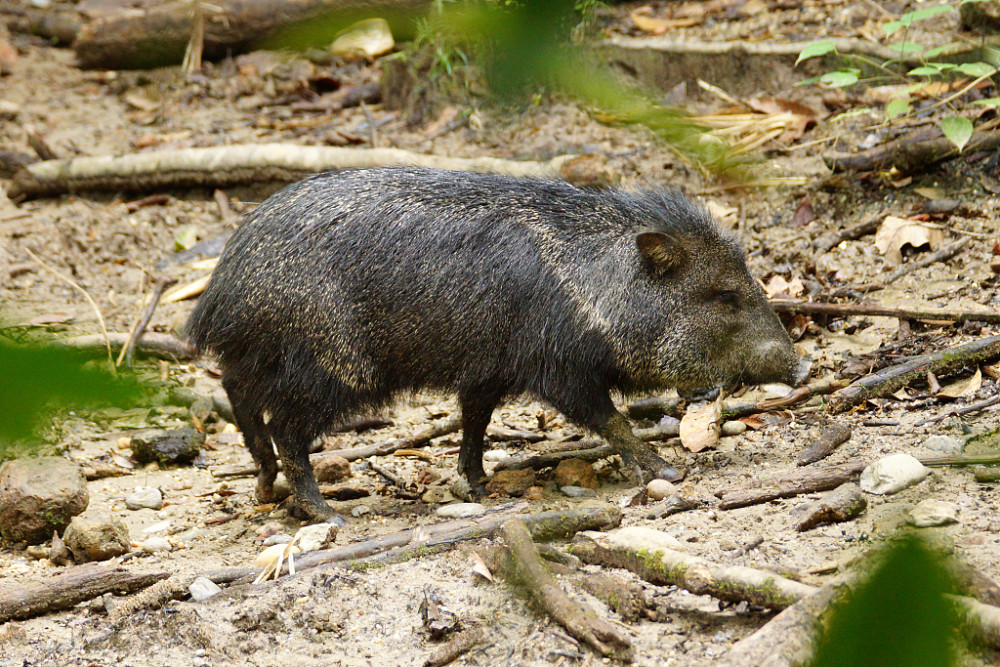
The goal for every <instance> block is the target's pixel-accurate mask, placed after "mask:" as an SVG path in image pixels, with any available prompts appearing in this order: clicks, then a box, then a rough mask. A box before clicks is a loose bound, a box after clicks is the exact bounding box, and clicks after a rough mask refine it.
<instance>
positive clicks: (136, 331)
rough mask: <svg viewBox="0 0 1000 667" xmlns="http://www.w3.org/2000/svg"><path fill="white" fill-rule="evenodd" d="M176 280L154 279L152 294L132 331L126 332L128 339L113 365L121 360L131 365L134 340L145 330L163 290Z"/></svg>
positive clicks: (118, 363) (116, 364) (119, 364)
mask: <svg viewBox="0 0 1000 667" xmlns="http://www.w3.org/2000/svg"><path fill="white" fill-rule="evenodd" d="M176 282H177V278H161V279H160V280H158V281H156V284H154V285H153V294H152V296H150V298H149V303H148V304H146V308H145V309H144V310H143V312H142V315H141V316H140V317H139V320H138V321H137V322H136V323H135V326H133V327H132V331H130V332H129V334H128V340H127V341H125V344H124V345H122V350H121V352H119V353H118V360H117V361H116V362H115V366H121V364H122V361H123V360H124V361H125V365H126V366H131V365H132V356H133V350H134V349H135V342H136V341H137V340H139V337H140V336H142V334H143V333H144V332H145V331H146V326H147V325H148V324H149V321H150V320H151V319H153V311H155V310H156V306H157V304H159V303H160V297H161V296H163V291H164V290H166V289H167V288H168V287H170V286H171V285H173V284H174V283H176Z"/></svg>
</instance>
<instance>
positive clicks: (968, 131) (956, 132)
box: [941, 116, 972, 152]
mask: <svg viewBox="0 0 1000 667" xmlns="http://www.w3.org/2000/svg"><path fill="white" fill-rule="evenodd" d="M941 131H942V132H944V136H945V138H947V139H948V141H950V142H951V143H953V144H955V148H957V149H958V150H959V152H961V150H962V149H963V148H965V144H967V143H969V139H971V138H972V121H971V120H969V119H968V118H961V117H957V116H954V117H952V118H942V119H941Z"/></svg>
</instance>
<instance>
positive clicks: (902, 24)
mask: <svg viewBox="0 0 1000 667" xmlns="http://www.w3.org/2000/svg"><path fill="white" fill-rule="evenodd" d="M950 11H952V7H951V5H935V6H934V7H924V8H923V9H918V10H917V11H915V12H909V13H908V14H903V15H902V16H900V17H899V19H897V20H895V21H889V22H888V23H886V24H885V25H884V26H882V30H884V31H885V34H887V35H891V34H892V33H894V32H896V31H897V30H899V29H900V28H908V27H910V26H911V25H912V24H913V23H914V22H916V21H923V20H924V19H929V18H931V17H932V16H937V15H938V14H944V13H945V12H950Z"/></svg>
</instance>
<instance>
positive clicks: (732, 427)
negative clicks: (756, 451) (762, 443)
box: [721, 421, 747, 436]
mask: <svg viewBox="0 0 1000 667" xmlns="http://www.w3.org/2000/svg"><path fill="white" fill-rule="evenodd" d="M746 432H747V425H746V424H744V423H743V422H741V421H731V422H726V423H724V424H723V425H722V431H721V433H722V435H724V436H734V435H743V434H744V433H746Z"/></svg>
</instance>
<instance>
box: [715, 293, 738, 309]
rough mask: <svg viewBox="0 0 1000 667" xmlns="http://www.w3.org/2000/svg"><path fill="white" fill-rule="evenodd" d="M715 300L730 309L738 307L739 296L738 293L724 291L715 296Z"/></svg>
mask: <svg viewBox="0 0 1000 667" xmlns="http://www.w3.org/2000/svg"><path fill="white" fill-rule="evenodd" d="M716 298H717V299H718V300H719V302H720V303H724V304H725V305H727V306H730V307H731V308H739V307H740V295H739V292H734V291H732V290H724V291H722V292H719V293H718V294H717V295H716Z"/></svg>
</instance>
